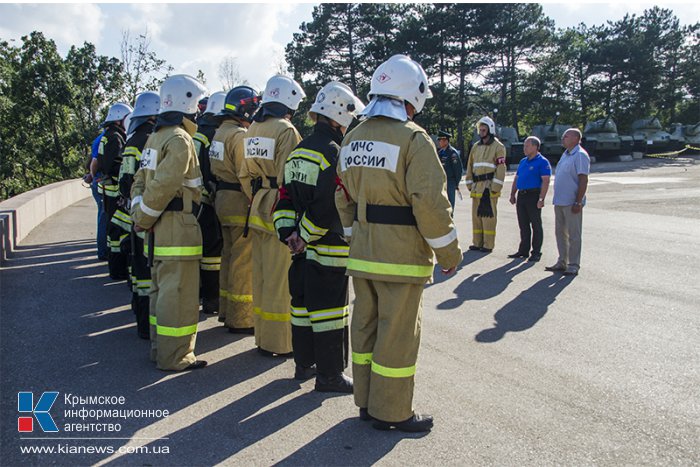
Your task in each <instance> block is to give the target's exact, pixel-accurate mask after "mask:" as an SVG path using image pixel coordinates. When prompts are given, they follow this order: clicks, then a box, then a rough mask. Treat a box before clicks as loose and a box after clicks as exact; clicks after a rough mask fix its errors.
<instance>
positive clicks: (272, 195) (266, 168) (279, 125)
mask: <svg viewBox="0 0 700 467" xmlns="http://www.w3.org/2000/svg"><path fill="white" fill-rule="evenodd" d="M300 142H301V135H299V132H298V131H297V129H296V128H294V125H292V123H291V122H290V121H289V120H287V119H285V118H275V117H268V118H267V119H266V120H265V121H263V122H253V124H252V125H251V126H250V128H249V129H248V133H247V134H246V135H245V138H244V142H243V144H244V147H245V159H244V161H243V167H241V172H240V175H239V178H244V177H248V178H249V179H250V180H254V179H256V178H262V188H261V189H260V191H259V192H258V193H257V194H255V196H254V197H253V205H252V208H251V211H250V220H249V225H250V228H251V229H257V230H260V231H263V232H267V233H269V234H271V235H276V233H275V226H274V223H273V221H272V211H273V210H274V207H275V204H276V203H277V198H278V197H279V190H278V189H277V188H271V187H270V179H274V180H275V182H276V184H277V186H278V187H279V186H282V183H283V178H284V164H285V162H286V161H287V156H289V154H290V153H291V152H292V151H293V150H294V148H295V147H296V146H297V144H299V143H300Z"/></svg>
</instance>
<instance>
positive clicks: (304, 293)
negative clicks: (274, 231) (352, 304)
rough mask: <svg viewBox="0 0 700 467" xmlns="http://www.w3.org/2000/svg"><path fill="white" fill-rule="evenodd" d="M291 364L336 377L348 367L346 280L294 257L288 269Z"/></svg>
mask: <svg viewBox="0 0 700 467" xmlns="http://www.w3.org/2000/svg"><path fill="white" fill-rule="evenodd" d="M289 291H290V295H291V305H292V347H293V349H294V362H295V363H296V364H297V365H300V366H304V367H310V366H312V365H313V364H316V368H317V371H318V373H319V374H321V375H323V376H328V377H332V376H336V375H338V374H340V373H342V372H343V370H344V369H345V367H347V365H348V324H347V322H348V277H347V276H346V275H345V268H342V267H327V266H323V265H321V264H319V263H317V262H316V261H310V260H307V259H306V257H305V254H304V253H302V254H299V255H295V256H294V257H293V259H292V265H291V267H290V268H289Z"/></svg>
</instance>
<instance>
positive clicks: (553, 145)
mask: <svg viewBox="0 0 700 467" xmlns="http://www.w3.org/2000/svg"><path fill="white" fill-rule="evenodd" d="M558 120H559V112H557V113H556V115H555V116H554V120H553V121H552V124H551V125H549V124H544V125H535V126H533V127H532V135H533V136H537V137H538V138H539V139H540V143H541V145H540V153H541V154H542V155H543V156H544V157H546V158H547V159H549V162H551V163H556V162H557V161H558V160H559V158H560V157H561V155H562V153H563V152H564V146H562V145H561V137H562V136H564V132H565V131H566V130H568V129H569V128H571V125H562V124H559V123H557V122H558Z"/></svg>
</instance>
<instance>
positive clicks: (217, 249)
mask: <svg viewBox="0 0 700 467" xmlns="http://www.w3.org/2000/svg"><path fill="white" fill-rule="evenodd" d="M197 220H198V221H199V227H200V228H201V229H202V259H201V260H200V265H199V281H200V289H199V296H200V297H201V298H202V299H203V300H218V299H219V271H220V270H221V250H222V248H223V246H224V240H223V236H222V235H221V224H220V223H219V218H218V217H217V216H216V211H215V210H214V207H213V206H212V205H210V204H207V203H202V204H201V211H200V213H199V216H198V217H197Z"/></svg>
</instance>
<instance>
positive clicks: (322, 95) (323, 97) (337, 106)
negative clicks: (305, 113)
mask: <svg viewBox="0 0 700 467" xmlns="http://www.w3.org/2000/svg"><path fill="white" fill-rule="evenodd" d="M364 108H365V105H364V104H363V103H362V101H361V100H360V99H359V98H358V97H357V96H355V95H354V94H353V93H352V89H350V88H349V87H348V86H346V85H344V84H343V83H339V82H337V81H331V82H330V83H328V84H326V85H325V86H323V88H321V90H320V91H319V92H318V95H317V96H316V101H315V102H314V103H313V105H312V106H311V110H310V112H315V113H317V114H320V115H323V116H325V117H328V118H330V119H331V120H335V121H336V122H338V123H340V125H341V126H344V127H346V128H347V127H349V126H350V124H351V123H352V119H353V118H355V117H356V116H357V114H358V113H359V112H362V111H363V110H364Z"/></svg>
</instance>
